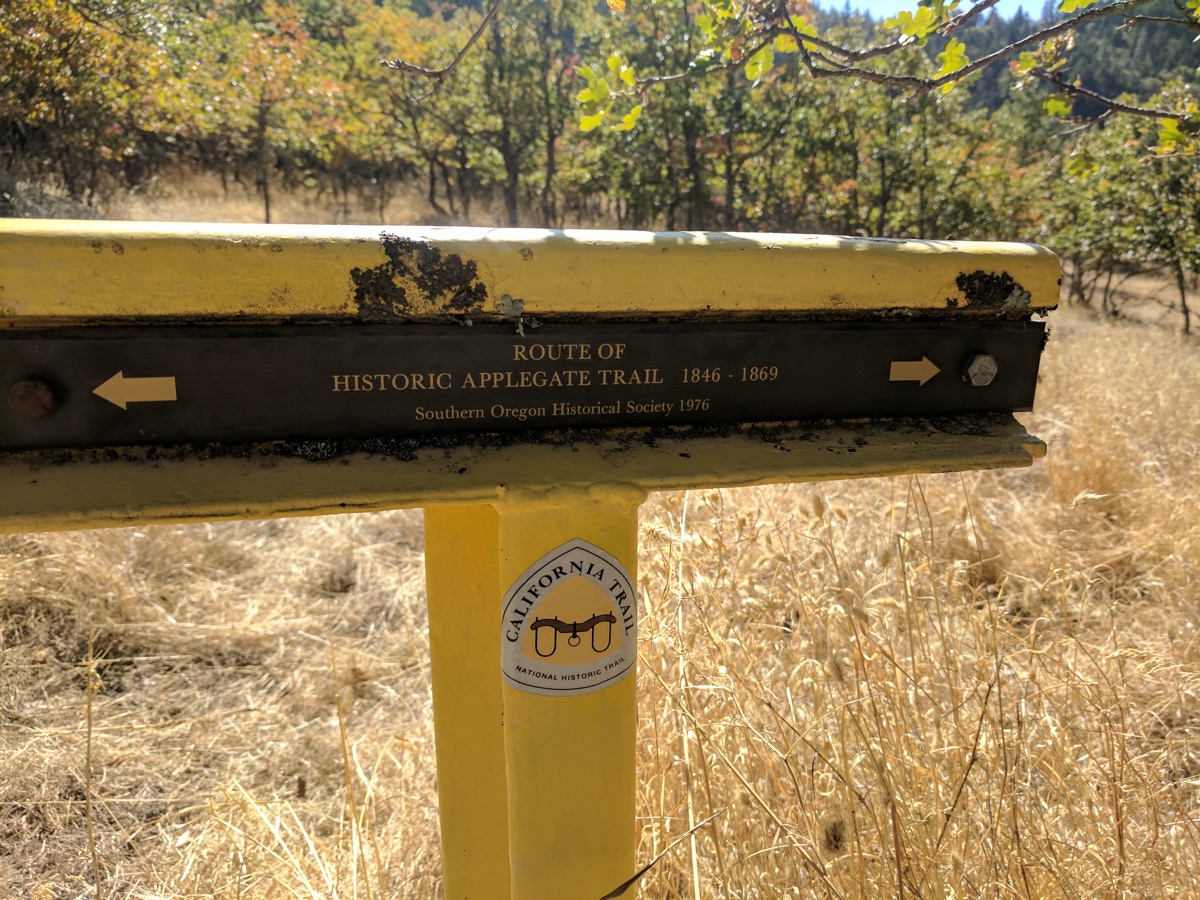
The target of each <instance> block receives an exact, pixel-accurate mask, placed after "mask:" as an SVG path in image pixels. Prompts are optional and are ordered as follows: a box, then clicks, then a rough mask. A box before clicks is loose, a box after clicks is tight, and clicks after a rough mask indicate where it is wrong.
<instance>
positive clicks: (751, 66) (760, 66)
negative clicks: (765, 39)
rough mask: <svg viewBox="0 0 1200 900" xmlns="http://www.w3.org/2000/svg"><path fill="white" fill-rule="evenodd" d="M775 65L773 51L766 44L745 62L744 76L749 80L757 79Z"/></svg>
mask: <svg viewBox="0 0 1200 900" xmlns="http://www.w3.org/2000/svg"><path fill="white" fill-rule="evenodd" d="M774 65H775V51H774V50H772V49H771V47H770V45H769V44H768V45H767V46H766V47H763V48H762V49H761V50H759V51H758V52H757V53H755V54H754V55H753V56H751V57H750V59H749V60H748V61H747V62H746V77H747V78H748V79H749V80H750V81H758V79H760V78H762V77H763V76H764V75H766V74H767V73H768V72H770V71H771V67H772V66H774Z"/></svg>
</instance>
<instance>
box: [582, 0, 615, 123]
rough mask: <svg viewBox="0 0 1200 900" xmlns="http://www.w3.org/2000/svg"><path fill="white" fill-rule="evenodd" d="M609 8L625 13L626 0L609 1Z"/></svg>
mask: <svg viewBox="0 0 1200 900" xmlns="http://www.w3.org/2000/svg"><path fill="white" fill-rule="evenodd" d="M608 8H609V9H611V10H612V11H613V12H619V13H623V12H625V0H608ZM592 127H593V128H594V127H595V126H594V125H593V126H592ZM587 130H588V129H586V128H585V129H584V131H587Z"/></svg>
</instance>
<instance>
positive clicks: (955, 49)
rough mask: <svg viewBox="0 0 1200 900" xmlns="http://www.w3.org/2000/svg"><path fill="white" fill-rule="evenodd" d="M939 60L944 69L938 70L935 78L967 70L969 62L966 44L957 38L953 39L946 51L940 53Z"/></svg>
mask: <svg viewBox="0 0 1200 900" xmlns="http://www.w3.org/2000/svg"><path fill="white" fill-rule="evenodd" d="M937 58H938V62H940V63H941V64H942V67H941V68H940V69H938V70H937V73H936V74H935V75H934V76H933V77H934V78H942V77H944V76H946V75H953V74H954V73H955V72H957V71H958V70H959V69H963V68H966V65H967V63H968V62H969V60H968V59H967V47H966V44H964V43H963V42H962V41H960V40H958V39H957V38H951V39H950V43H948V44H947V45H946V49H945V50H943V51H942V52H941V53H939V54H938V56H937Z"/></svg>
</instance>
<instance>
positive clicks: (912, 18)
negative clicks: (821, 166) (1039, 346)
mask: <svg viewBox="0 0 1200 900" xmlns="http://www.w3.org/2000/svg"><path fill="white" fill-rule="evenodd" d="M503 2H504V0H493V2H492V5H491V7H490V8H489V12H488V15H487V16H486V17H485V21H486V22H492V21H493V20H495V19H496V18H497V12H498V11H499V9H500V6H501V4H502V3H503ZM653 2H654V0H649V3H651V4H652V3H653ZM997 2H998V0H973V2H969V3H964V2H963V0H919V3H918V4H917V5H916V6H915V8H914V9H913V10H911V11H905V12H901V13H899V14H898V15H896V16H895V17H893V18H890V19H887V20H885V22H884V23H883V25H884V28H883V29H882V30H873V31H869V32H868V33H867V35H866V37H865V38H863V39H858V38H855V39H852V40H845V39H843V38H841V37H839V36H838V35H836V34H833V33H830V32H829V31H828V30H825V29H823V28H821V27H819V26H820V21H821V19H820V17H819V16H817V15H815V14H814V13H813V11H812V10H810V9H809V4H808V3H807V2H806V0H699V3H698V12H697V14H696V15H695V16H694V17H693V21H694V23H695V25H696V26H697V28H698V30H699V40H697V41H693V40H692V38H691V36H690V34H689V35H687V37H686V38H685V40H686V43H685V44H683V45H682V46H684V47H685V48H686V50H687V57H688V58H687V61H686V64H685V65H683V66H681V67H680V69H679V70H678V71H676V72H674V73H666V74H658V73H655V74H649V75H646V74H643V73H642V72H640V71H638V70H637V69H636V67H632V66H626V67H616V68H614V67H612V66H608V67H603V66H593V67H587V68H584V67H581V68H580V70H579V71H580V72H581V73H583V74H585V77H586V78H587V82H588V84H587V87H586V88H585V90H584V92H583V99H582V105H583V110H582V119H581V121H582V122H584V123H585V127H587V128H594V127H596V126H597V125H599V124H600V123H601V122H609V123H612V125H613V127H616V128H619V129H625V128H628V127H630V124H631V123H630V116H634V117H635V118H636V114H638V113H640V111H641V109H642V108H643V105H644V103H645V100H646V97H647V94H648V92H649V91H652V90H653V89H655V88H656V87H660V86H662V85H664V84H668V83H672V82H675V81H678V80H681V79H685V78H697V77H703V76H706V75H714V74H716V73H719V72H723V71H725V70H728V69H730V68H737V67H742V66H744V67H745V70H746V72H747V74H748V76H749V77H751V78H752V79H753V78H756V77H758V76H759V75H761V74H762V73H763V72H765V71H768V70H770V69H771V68H772V67H773V66H774V65H775V64H776V62H777V61H778V59H779V57H780V55H781V54H782V55H783V57H784V58H785V59H787V60H791V59H793V58H794V59H795V60H796V61H798V64H799V65H800V66H801V67H802V69H803V70H804V71H805V72H806V74H807V75H809V76H810V77H811V78H813V79H814V80H823V79H851V80H854V81H857V82H860V83H872V84H879V85H883V86H886V87H891V88H895V89H897V90H900V91H903V92H906V93H908V94H913V95H921V94H928V93H931V92H934V91H939V90H941V91H949V90H952V89H953V88H954V87H955V86H956V85H957V84H959V83H960V82H963V81H964V80H966V79H968V78H969V77H971V76H973V75H975V74H976V73H978V72H982V71H984V70H986V69H988V68H989V67H993V66H997V65H999V64H1002V63H1006V62H1007V63H1009V64H1010V67H1011V69H1012V71H1013V73H1014V74H1015V75H1017V76H1019V77H1020V78H1023V79H1036V80H1039V81H1042V82H1044V83H1046V84H1048V85H1050V87H1051V88H1052V89H1053V91H1054V92H1055V93H1054V94H1053V95H1052V96H1051V97H1050V98H1049V99H1048V100H1047V103H1046V111H1047V112H1048V113H1050V114H1051V115H1055V116H1058V117H1060V118H1063V119H1070V118H1072V117H1073V107H1074V105H1075V103H1076V101H1086V102H1087V103H1090V104H1093V105H1094V106H1096V107H1098V108H1099V109H1101V110H1102V112H1101V113H1099V114H1096V115H1084V116H1077V117H1075V118H1076V119H1077V120H1078V121H1080V123H1081V124H1095V123H1097V122H1099V121H1103V120H1104V119H1105V118H1107V117H1108V116H1109V115H1111V114H1125V115H1133V116H1139V117H1144V118H1147V119H1151V120H1154V121H1156V122H1159V123H1160V125H1161V130H1160V144H1159V145H1160V146H1162V147H1166V148H1169V149H1171V150H1172V151H1174V152H1196V151H1197V149H1198V147H1200V110H1197V109H1193V108H1189V107H1163V106H1155V105H1153V104H1151V103H1150V102H1149V98H1144V99H1143V98H1139V97H1136V96H1135V97H1123V98H1117V97H1112V96H1108V95H1106V94H1104V93H1103V89H1099V90H1098V89H1095V88H1093V87H1091V86H1089V85H1087V84H1085V83H1084V82H1083V80H1082V79H1081V78H1079V77H1074V78H1073V77H1070V75H1069V69H1068V68H1067V66H1068V63H1069V62H1070V59H1071V55H1072V51H1073V50H1074V48H1075V35H1076V33H1077V31H1078V30H1079V29H1081V28H1083V27H1084V26H1088V25H1091V24H1092V23H1095V22H1098V21H1101V20H1106V19H1108V20H1114V21H1119V22H1121V23H1122V24H1123V26H1124V27H1127V28H1149V27H1155V28H1162V27H1166V28H1170V29H1177V30H1182V31H1183V32H1186V33H1188V34H1190V35H1200V0H1169V2H1170V9H1171V10H1173V12H1170V13H1168V14H1164V15H1160V14H1158V10H1159V8H1160V7H1161V0H1114V2H1109V3H1104V2H1102V0H1060V2H1059V4H1058V9H1059V10H1060V12H1061V13H1062V15H1061V16H1059V17H1057V18H1054V19H1053V20H1050V21H1046V20H1043V21H1041V22H1038V23H1036V24H1033V25H1032V26H1031V28H1030V31H1029V32H1028V33H1027V34H1025V35H1023V36H1021V37H1018V38H1015V39H1014V40H1012V41H1011V42H1010V43H1008V44H1006V45H1004V46H1002V47H999V48H997V49H994V50H991V51H990V52H985V53H983V55H981V56H978V57H976V58H974V59H972V58H971V57H970V56H969V55H968V53H967V47H966V44H965V43H964V42H963V41H962V40H960V38H959V37H958V35H959V33H960V32H962V30H963V29H966V28H967V27H968V26H970V25H972V24H976V23H978V22H979V21H980V18H981V17H982V16H983V15H984V14H985V13H987V12H988V11H989V10H991V9H992V8H993V7H994V6H995V5H996V3H997ZM609 5H610V6H611V7H612V8H613V9H616V10H621V11H623V10H624V9H625V8H626V3H625V2H624V0H609ZM480 33H482V27H481V29H480V31H478V32H476V34H475V35H474V36H473V37H472V39H471V40H470V41H468V42H467V43H466V44H464V47H463V53H465V51H466V50H467V49H468V48H469V47H470V46H471V45H472V44H473V43H474V41H475V40H476V39H477V38H478V35H479V34H480ZM931 41H932V42H933V44H932V46H935V47H939V48H940V51H939V52H937V55H936V62H937V65H936V67H935V70H934V71H932V72H922V73H911V72H905V71H902V70H898V69H897V67H896V65H895V64H894V60H895V59H896V58H897V57H900V56H902V55H903V54H904V53H906V52H907V51H908V50H910V49H911V48H913V47H917V48H925V47H927V46H931ZM670 46H671V45H670V44H667V48H668V49H669V48H670ZM1177 46H1178V45H1177ZM793 51H794V52H793ZM463 53H460V55H459V56H458V57H456V59H455V61H454V63H452V64H451V66H450V67H448V68H452V67H453V66H454V65H455V64H457V62H458V61H459V60H460V59H461V57H462V55H463ZM387 64H388V65H390V66H392V67H394V68H398V69H402V70H407V71H422V70H421V69H420V67H417V66H413V65H412V64H410V63H407V62H405V61H404V60H402V59H394V60H391V61H389V62H388V63H387ZM447 72H448V70H439V71H425V74H428V75H430V76H431V77H435V78H438V79H441V78H444V77H446V75H447Z"/></svg>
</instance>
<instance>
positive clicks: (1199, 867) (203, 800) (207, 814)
mask: <svg viewBox="0 0 1200 900" xmlns="http://www.w3.org/2000/svg"><path fill="white" fill-rule="evenodd" d="M1052 322H1053V323H1054V329H1053V330H1054V333H1053V339H1052V344H1051V348H1050V350H1049V351H1048V353H1047V356H1046V359H1045V364H1044V377H1043V383H1042V385H1041V388H1040V394H1039V400H1038V410H1037V412H1036V413H1034V414H1033V415H1031V416H1029V420H1028V421H1029V427H1030V429H1031V431H1032V432H1033V433H1035V434H1037V435H1039V436H1041V437H1043V438H1045V439H1047V440H1048V442H1049V444H1050V453H1049V456H1048V457H1047V459H1046V460H1044V461H1042V462H1040V463H1038V464H1037V465H1035V466H1034V467H1033V468H1032V469H1027V470H1014V471H1002V472H986V473H967V474H963V475H953V476H923V477H912V478H900V479H889V480H866V481H859V482H842V483H835V484H818V485H803V484H801V485H788V486H774V487H763V488H752V489H751V488H747V489H742V490H736V491H721V492H718V491H693V492H690V493H685V494H679V493H675V494H658V495H653V496H652V497H651V499H650V501H649V502H648V503H647V504H646V505H645V506H644V507H643V509H642V516H641V530H642V535H641V548H642V550H641V554H642V555H641V563H640V565H641V573H640V586H641V592H642V597H641V599H642V617H643V618H642V624H641V630H642V635H643V639H642V644H641V654H640V657H641V659H640V669H639V676H638V677H639V692H640V694H639V696H640V731H639V751H638V752H639V767H640V768H639V775H640V783H641V792H640V796H639V820H638V826H639V828H640V829H641V836H642V837H641V848H640V851H639V855H640V857H641V858H643V859H650V858H652V857H653V856H654V855H655V854H656V853H657V852H658V851H659V850H660V849H662V848H663V847H664V846H666V845H667V844H668V843H669V842H670V841H671V840H672V839H673V838H674V837H675V836H678V835H679V834H681V833H683V832H684V831H686V830H687V828H688V827H689V823H693V822H698V821H700V820H701V819H703V818H705V817H707V816H709V815H710V814H711V813H713V812H715V811H717V810H722V809H724V810H727V812H726V814H725V815H723V816H721V817H720V818H718V819H717V820H715V821H714V822H713V823H712V824H710V825H709V826H706V827H705V828H704V829H702V830H701V831H700V832H698V833H697V835H696V836H695V838H694V839H692V840H690V841H686V842H684V843H683V844H681V845H680V846H679V847H678V848H676V849H675V850H674V851H672V853H671V854H669V855H668V856H667V857H666V858H665V859H664V860H663V861H662V862H661V863H660V864H659V865H658V866H657V867H656V868H655V869H654V870H653V871H652V873H651V874H650V875H648V876H647V877H646V879H645V880H644V882H643V884H642V888H641V894H640V896H642V897H645V898H690V900H695V898H723V897H730V898H733V897H737V898H777V897H859V898H865V897H884V896H899V895H901V894H903V895H904V896H907V897H918V896H919V897H996V898H1006V897H1064V898H1085V897H1096V898H1104V897H1118V896H1122V897H1172V896H1175V897H1195V896H1200V817H1198V811H1197V801H1198V799H1200V796H1198V793H1197V787H1198V785H1200V642H1198V631H1197V626H1198V623H1200V591H1198V589H1197V584H1198V580H1197V565H1198V563H1200V478H1198V477H1197V476H1198V471H1200V470H1198V463H1197V459H1198V458H1200V395H1198V393H1197V390H1196V387H1197V385H1200V351H1198V350H1197V345H1195V344H1194V343H1182V342H1178V341H1177V340H1176V339H1175V338H1173V337H1171V336H1170V335H1168V334H1167V333H1166V332H1164V331H1162V330H1159V329H1154V328H1147V327H1133V326H1125V327H1118V326H1112V325H1107V324H1101V323H1095V322H1090V321H1087V320H1085V319H1082V318H1078V317H1074V316H1071V315H1068V314H1056V315H1055V316H1054V317H1053V318H1052ZM423 592H424V585H423V572H422V528H421V514H420V512H419V511H401V512H395V513H386V514H379V515H353V516H344V517H338V518H315V519H304V520H299V519H297V520H282V521H274V522H239V523H225V524H214V525H189V526H178V527H147V528H133V529H122V530H113V531H106V532H82V533H73V534H41V535H22V536H9V537H0V886H3V887H0V896H4V897H8V896H11V897H31V898H38V900H49V898H60V897H84V896H94V895H95V893H98V894H99V895H100V896H103V897H122V898H124V897H128V898H152V897H197V898H198V897H218V898H267V897H311V898H349V897H412V898H427V897H435V896H438V894H439V885H440V861H439V850H438V826H437V814H436V809H437V794H436V773H435V771H434V765H433V757H434V753H433V742H434V735H433V728H432V723H431V718H430V696H429V675H428V667H427V665H426V659H427V639H426V634H425V618H424V616H425V613H424V597H423Z"/></svg>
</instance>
